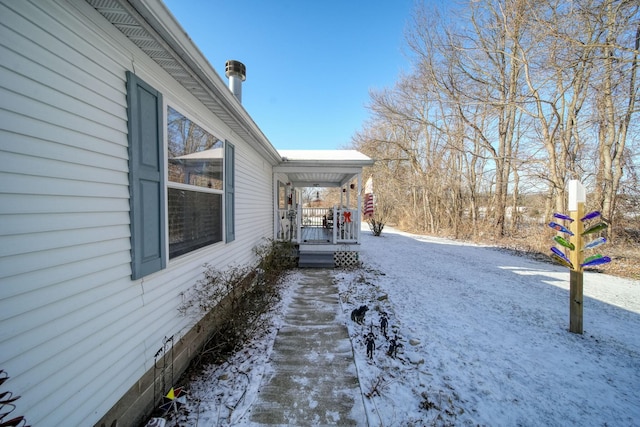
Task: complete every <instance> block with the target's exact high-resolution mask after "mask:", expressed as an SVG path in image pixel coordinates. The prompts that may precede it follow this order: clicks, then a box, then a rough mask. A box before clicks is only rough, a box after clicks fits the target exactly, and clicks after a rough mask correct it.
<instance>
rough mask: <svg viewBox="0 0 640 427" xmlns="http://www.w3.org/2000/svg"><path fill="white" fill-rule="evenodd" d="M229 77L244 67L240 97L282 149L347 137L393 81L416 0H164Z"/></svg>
mask: <svg viewBox="0 0 640 427" xmlns="http://www.w3.org/2000/svg"><path fill="white" fill-rule="evenodd" d="M164 1H165V4H166V5H167V7H168V8H169V10H170V11H171V13H172V14H173V15H174V16H175V17H176V19H177V20H178V22H179V23H180V24H181V25H182V27H183V28H184V29H185V31H186V32H187V34H189V36H190V37H191V39H192V40H193V41H194V43H195V44H196V46H198V48H199V49H200V51H201V52H202V53H203V54H204V56H205V57H206V58H207V59H208V60H209V62H210V63H211V65H212V66H213V67H214V68H215V70H216V71H217V72H218V74H219V75H220V76H221V77H222V78H223V79H224V80H225V81H226V77H224V65H225V62H226V61H227V60H228V59H236V60H239V61H241V62H243V63H244V64H245V65H246V67H247V80H246V81H245V82H244V84H243V87H242V102H243V105H244V107H245V109H246V110H247V111H248V112H249V114H250V115H251V116H252V117H253V119H254V121H255V122H256V123H257V125H258V126H259V127H260V128H261V129H262V131H263V132H264V134H265V135H266V136H267V138H269V140H270V141H271V143H272V144H273V145H274V146H275V147H276V148H278V149H337V148H344V147H345V146H347V145H348V144H349V143H350V141H351V137H352V136H353V135H354V133H355V132H356V131H358V130H360V129H361V128H362V125H363V123H364V121H365V120H366V119H367V118H368V116H369V114H368V111H367V109H366V104H367V103H368V102H369V90H370V89H382V88H384V87H391V86H393V84H394V83H395V81H396V80H397V77H398V75H399V74H400V72H401V71H402V70H407V69H408V60H407V59H406V58H405V55H404V54H403V51H404V50H405V47H404V46H405V41H404V40H405V39H404V33H405V29H406V27H407V25H408V23H409V21H410V16H411V12H412V10H413V5H414V2H413V0H393V1H391V0H387V1H384V0H369V1H366V0H317V1H311V0H272V1H265V0H226V1H220V0H217V1H212V0H197V1H196V0H187V1H185V0H164Z"/></svg>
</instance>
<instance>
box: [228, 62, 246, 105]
mask: <svg viewBox="0 0 640 427" xmlns="http://www.w3.org/2000/svg"><path fill="white" fill-rule="evenodd" d="M225 75H226V76H227V78H228V79H229V89H230V90H231V93H233V95H234V96H235V97H236V98H237V99H238V101H240V103H242V82H243V81H245V80H246V79H247V68H246V67H245V66H244V64H243V63H242V62H240V61H234V60H232V59H230V60H228V61H227V63H226V64H225Z"/></svg>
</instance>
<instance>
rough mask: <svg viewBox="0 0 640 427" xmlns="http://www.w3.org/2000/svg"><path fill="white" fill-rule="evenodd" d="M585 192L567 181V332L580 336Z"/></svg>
mask: <svg viewBox="0 0 640 427" xmlns="http://www.w3.org/2000/svg"><path fill="white" fill-rule="evenodd" d="M584 203H585V192H584V186H583V185H582V183H581V182H580V181H577V180H572V181H569V215H570V216H571V218H572V219H573V221H572V222H571V226H570V230H571V232H572V233H573V236H571V239H570V241H571V243H573V245H574V246H575V248H574V249H573V250H572V251H570V252H569V260H570V261H571V264H573V268H572V269H571V270H570V272H569V286H570V288H569V331H570V332H573V333H574V334H582V302H583V295H582V287H583V286H582V284H583V268H582V266H581V265H580V264H582V262H583V259H584V254H583V253H582V251H581V249H582V246H583V242H582V231H583V229H584V224H583V223H582V221H580V218H582V217H584Z"/></svg>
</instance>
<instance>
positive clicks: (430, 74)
mask: <svg viewBox="0 0 640 427" xmlns="http://www.w3.org/2000/svg"><path fill="white" fill-rule="evenodd" d="M406 47H407V51H408V55H407V57H408V64H407V65H408V67H407V68H408V71H406V72H405V73H404V74H403V75H401V76H400V77H399V78H398V79H397V82H396V83H395V85H394V86H393V87H391V88H385V89H382V90H377V91H372V92H371V94H370V103H369V106H368V107H369V110H370V117H369V119H368V121H367V122H366V123H365V124H364V125H363V127H362V129H361V131H359V132H358V133H357V134H356V135H355V136H354V137H353V140H352V146H353V147H354V148H357V149H358V150H360V151H362V152H364V153H366V154H367V155H369V156H370V157H372V158H374V159H376V160H377V162H376V164H375V166H373V167H372V169H371V171H370V173H371V174H372V175H373V177H374V182H375V193H376V197H377V206H376V207H377V215H378V216H384V217H385V219H386V220H387V221H389V222H392V223H396V224H399V225H400V226H402V227H404V228H407V229H411V230H414V231H420V232H429V233H446V234H449V235H453V236H456V237H473V235H476V237H477V235H478V234H479V233H483V234H485V233H489V234H490V235H491V236H493V237H503V236H508V235H517V234H522V233H523V226H525V225H527V224H531V223H542V222H544V221H547V220H548V219H549V218H550V217H551V215H552V213H553V212H566V211H567V194H566V191H567V183H568V181H569V180H571V179H578V180H580V181H582V182H583V184H584V185H585V186H586V188H587V209H593V210H600V211H601V212H602V214H603V216H604V217H605V218H606V219H608V220H609V221H611V222H612V230H615V232H618V233H619V232H622V231H623V224H625V223H628V221H629V220H633V219H634V214H635V215H636V216H635V223H636V224H637V220H638V218H639V217H638V213H637V212H638V211H639V209H638V208H639V207H640V191H639V186H638V184H639V183H640V182H639V177H638V171H637V167H638V148H639V147H640V141H639V138H638V137H639V130H640V124H639V123H638V110H639V107H638V104H639V102H640V99H639V96H640V92H639V89H638V87H639V84H640V83H639V82H638V56H639V54H640V3H639V2H638V1H637V0H575V1H571V0H474V1H469V2H467V3H465V4H463V5H460V6H449V7H448V8H446V9H444V10H443V11H438V10H437V9H429V8H428V7H427V6H426V5H418V6H417V7H416V8H415V10H414V12H413V15H412V20H411V24H410V26H409V28H408V29H407V33H406ZM616 224H618V228H616V227H615V226H616ZM636 228H637V226H636Z"/></svg>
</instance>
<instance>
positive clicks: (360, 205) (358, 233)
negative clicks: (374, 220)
mask: <svg viewBox="0 0 640 427" xmlns="http://www.w3.org/2000/svg"><path fill="white" fill-rule="evenodd" d="M361 193H362V172H358V193H357V194H358V205H357V208H358V211H357V213H356V218H358V220H357V222H356V242H358V243H360V227H361V223H360V222H361V221H362V215H361V214H360V212H361V209H362V194H361Z"/></svg>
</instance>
